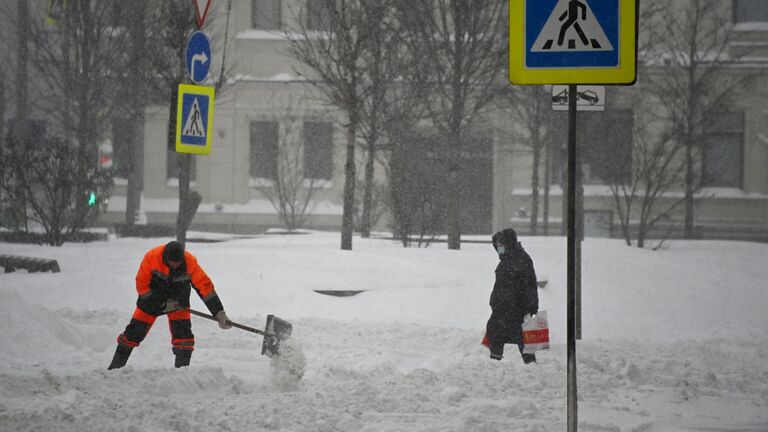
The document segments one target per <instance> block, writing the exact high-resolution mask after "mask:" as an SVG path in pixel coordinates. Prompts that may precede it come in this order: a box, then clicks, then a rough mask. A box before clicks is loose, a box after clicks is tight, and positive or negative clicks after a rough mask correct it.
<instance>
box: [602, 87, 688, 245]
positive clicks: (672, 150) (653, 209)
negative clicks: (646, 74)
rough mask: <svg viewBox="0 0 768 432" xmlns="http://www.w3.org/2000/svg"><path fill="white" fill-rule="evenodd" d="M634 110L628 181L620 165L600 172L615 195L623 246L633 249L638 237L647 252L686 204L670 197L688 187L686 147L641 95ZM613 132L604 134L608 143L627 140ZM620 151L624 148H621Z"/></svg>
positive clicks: (609, 126)
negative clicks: (655, 236) (657, 234)
mask: <svg viewBox="0 0 768 432" xmlns="http://www.w3.org/2000/svg"><path fill="white" fill-rule="evenodd" d="M632 106H633V107H634V113H633V114H634V115H633V127H632V133H631V138H630V139H631V140H632V143H631V149H632V162H631V164H630V165H629V166H631V173H630V175H624V173H622V170H623V168H622V167H621V166H620V165H619V164H615V163H613V164H610V166H603V167H598V168H600V169H599V170H598V171H599V172H601V173H603V177H604V178H603V181H605V183H606V184H608V186H609V188H610V190H611V195H612V197H613V202H614V208H615V209H616V212H617V214H618V218H619V223H620V226H621V234H622V237H623V238H624V241H625V242H626V243H627V245H628V246H631V245H632V240H633V236H636V240H637V247H639V248H643V247H645V245H646V242H647V240H648V236H649V234H650V233H651V232H652V230H654V229H655V228H656V226H657V224H658V223H659V222H665V221H668V220H671V213H672V212H673V211H674V210H675V209H676V208H677V207H679V206H680V205H681V204H683V202H684V201H685V198H684V197H681V198H677V197H676V196H675V194H672V193H671V192H673V191H675V190H678V189H679V187H680V186H681V185H682V184H683V173H684V172H685V158H684V157H682V155H683V154H684V152H685V146H684V145H683V144H682V143H681V142H680V140H678V139H677V137H676V136H675V133H676V131H675V130H674V129H673V128H671V127H670V126H669V125H668V124H666V125H665V124H664V123H663V122H660V121H659V120H658V118H657V115H656V113H655V111H656V110H657V106H655V103H654V102H653V101H652V100H649V99H648V98H647V97H644V96H642V95H636V96H635V98H634V100H633V103H632ZM614 132H615V131H614V130H613V128H612V125H610V124H609V125H607V127H606V128H605V129H604V130H602V131H601V134H603V135H606V136H607V138H608V139H609V140H614V141H616V140H620V139H622V137H620V136H619V135H620V134H616V133H614ZM616 147H618V148H620V147H622V146H621V145H620V144H619V143H618V142H616ZM606 165H608V163H606ZM635 224H636V227H635V229H636V231H633V225H635Z"/></svg>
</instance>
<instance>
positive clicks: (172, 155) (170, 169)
mask: <svg viewBox="0 0 768 432" xmlns="http://www.w3.org/2000/svg"><path fill="white" fill-rule="evenodd" d="M183 154H184V153H176V152H175V151H169V152H167V155H168V157H167V158H166V159H165V178H166V179H168V180H178V179H179V162H178V160H179V158H180V157H181V156H182V155H183ZM196 178H197V159H196V158H195V157H194V156H192V157H190V163H189V181H191V182H193V181H195V179H196Z"/></svg>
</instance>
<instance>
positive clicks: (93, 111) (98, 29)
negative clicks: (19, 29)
mask: <svg viewBox="0 0 768 432" xmlns="http://www.w3.org/2000/svg"><path fill="white" fill-rule="evenodd" d="M64 5H65V6H64V7H63V10H62V11H61V14H60V16H59V17H58V20H57V21H56V22H55V23H54V24H47V23H45V22H44V21H42V20H31V21H30V31H31V33H32V39H31V42H32V45H33V50H32V51H31V56H30V60H31V62H32V66H33V67H34V68H35V69H36V71H38V72H39V73H37V74H36V75H35V78H36V79H40V80H41V82H40V84H42V88H38V89H37V91H38V92H39V95H40V97H39V98H37V100H39V101H41V102H42V103H43V105H42V109H43V110H44V111H45V112H46V113H47V114H48V116H49V118H51V119H53V120H54V121H55V122H56V123H55V125H54V126H55V128H57V129H59V130H61V131H62V133H63V135H64V137H65V139H66V140H70V139H71V140H72V141H73V142H74V143H76V145H78V146H79V147H80V148H82V149H84V150H86V151H87V152H88V153H89V154H91V155H92V161H91V163H93V164H95V160H96V155H97V151H96V148H97V146H98V141H99V139H100V138H101V137H103V135H104V131H105V128H106V125H108V124H109V123H110V122H109V120H110V119H111V118H112V113H113V110H114V109H115V107H114V105H113V104H110V103H109V102H110V101H112V100H115V96H116V94H117V91H118V86H117V84H116V79H115V68H116V67H119V66H121V65H123V64H124V63H123V60H124V53H125V52H126V47H127V36H126V35H125V33H124V32H120V31H116V30H115V8H114V2H111V1H109V2H92V1H87V0H72V1H68V2H65V3H64Z"/></svg>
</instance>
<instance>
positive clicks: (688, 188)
mask: <svg viewBox="0 0 768 432" xmlns="http://www.w3.org/2000/svg"><path fill="white" fill-rule="evenodd" d="M690 141H691V140H690V139H689V140H687V142H686V143H685V238H687V239H692V238H693V237H694V233H693V181H694V180H693V144H692V143H691V142H690Z"/></svg>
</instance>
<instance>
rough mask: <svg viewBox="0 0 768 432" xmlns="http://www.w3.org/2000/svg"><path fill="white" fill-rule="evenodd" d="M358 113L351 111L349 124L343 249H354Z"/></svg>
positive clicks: (345, 173) (345, 168)
mask: <svg viewBox="0 0 768 432" xmlns="http://www.w3.org/2000/svg"><path fill="white" fill-rule="evenodd" d="M357 122H358V120H357V113H356V112H355V110H350V112H349V124H348V125H347V161H346V163H345V164H344V176H345V179H344V210H343V213H342V215H341V249H342V250H352V230H353V226H354V220H353V214H352V213H353V211H354V206H355V178H356V176H357V168H356V167H355V142H356V138H355V137H356V135H357Z"/></svg>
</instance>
